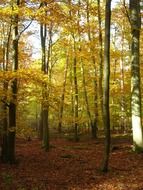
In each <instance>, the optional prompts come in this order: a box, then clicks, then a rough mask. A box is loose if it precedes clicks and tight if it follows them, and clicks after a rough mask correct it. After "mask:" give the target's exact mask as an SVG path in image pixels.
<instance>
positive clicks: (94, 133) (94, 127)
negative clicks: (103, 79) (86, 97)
mask: <svg viewBox="0 0 143 190" xmlns="http://www.w3.org/2000/svg"><path fill="white" fill-rule="evenodd" d="M86 6H87V7H86V12H87V15H86V19H87V24H88V40H89V42H90V43H91V44H92V39H91V30H90V12H89V0H88V1H87V5H86ZM91 44H90V53H91V61H92V63H93V68H94V81H93V85H94V119H93V121H92V123H91V132H92V137H93V138H97V119H98V108H97V107H98V104H97V68H96V62H95V57H94V53H95V52H94V47H93V46H92V45H91Z"/></svg>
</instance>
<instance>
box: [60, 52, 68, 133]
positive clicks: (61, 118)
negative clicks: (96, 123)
mask: <svg viewBox="0 0 143 190" xmlns="http://www.w3.org/2000/svg"><path fill="white" fill-rule="evenodd" d="M68 64H69V55H68V54H67V58H66V63H65V70H64V82H63V89H62V95H61V102H60V111H59V124H58V131H59V133H61V132H62V120H63V111H64V100H65V90H66V80H67V71H68Z"/></svg>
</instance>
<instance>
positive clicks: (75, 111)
mask: <svg viewBox="0 0 143 190" xmlns="http://www.w3.org/2000/svg"><path fill="white" fill-rule="evenodd" d="M74 54H75V55H74V60H73V75H74V129H75V141H76V142H77V141H79V135H78V83H77V58H76V48H75V41H74Z"/></svg>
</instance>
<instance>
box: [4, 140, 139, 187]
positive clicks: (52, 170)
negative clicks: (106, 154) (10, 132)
mask: <svg viewBox="0 0 143 190" xmlns="http://www.w3.org/2000/svg"><path fill="white" fill-rule="evenodd" d="M113 146H114V148H113V151H112V152H111V156H110V164H109V168H110V170H109V172H108V173H105V174H104V173H101V172H100V170H99V168H100V165H101V161H102V156H103V141H102V140H89V139H88V140H82V141H81V142H78V143H75V142H72V141H69V140H66V139H60V138H57V139H55V140H51V150H50V152H44V150H43V149H42V148H41V142H40V141H39V140H36V139H33V140H32V141H26V140H24V139H18V140H17V145H16V155H17V159H18V163H17V164H15V165H6V164H2V163H0V190H143V154H137V153H133V152H132V151H131V142H130V141H129V140H127V139H114V140H113Z"/></svg>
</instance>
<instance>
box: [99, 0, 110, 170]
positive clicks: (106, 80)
mask: <svg viewBox="0 0 143 190" xmlns="http://www.w3.org/2000/svg"><path fill="white" fill-rule="evenodd" d="M110 22H111V0H106V8H105V42H104V84H103V125H104V130H105V150H104V157H103V163H102V166H101V170H102V171H103V172H107V171H108V162H109V154H110V113H109V81H110Z"/></svg>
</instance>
